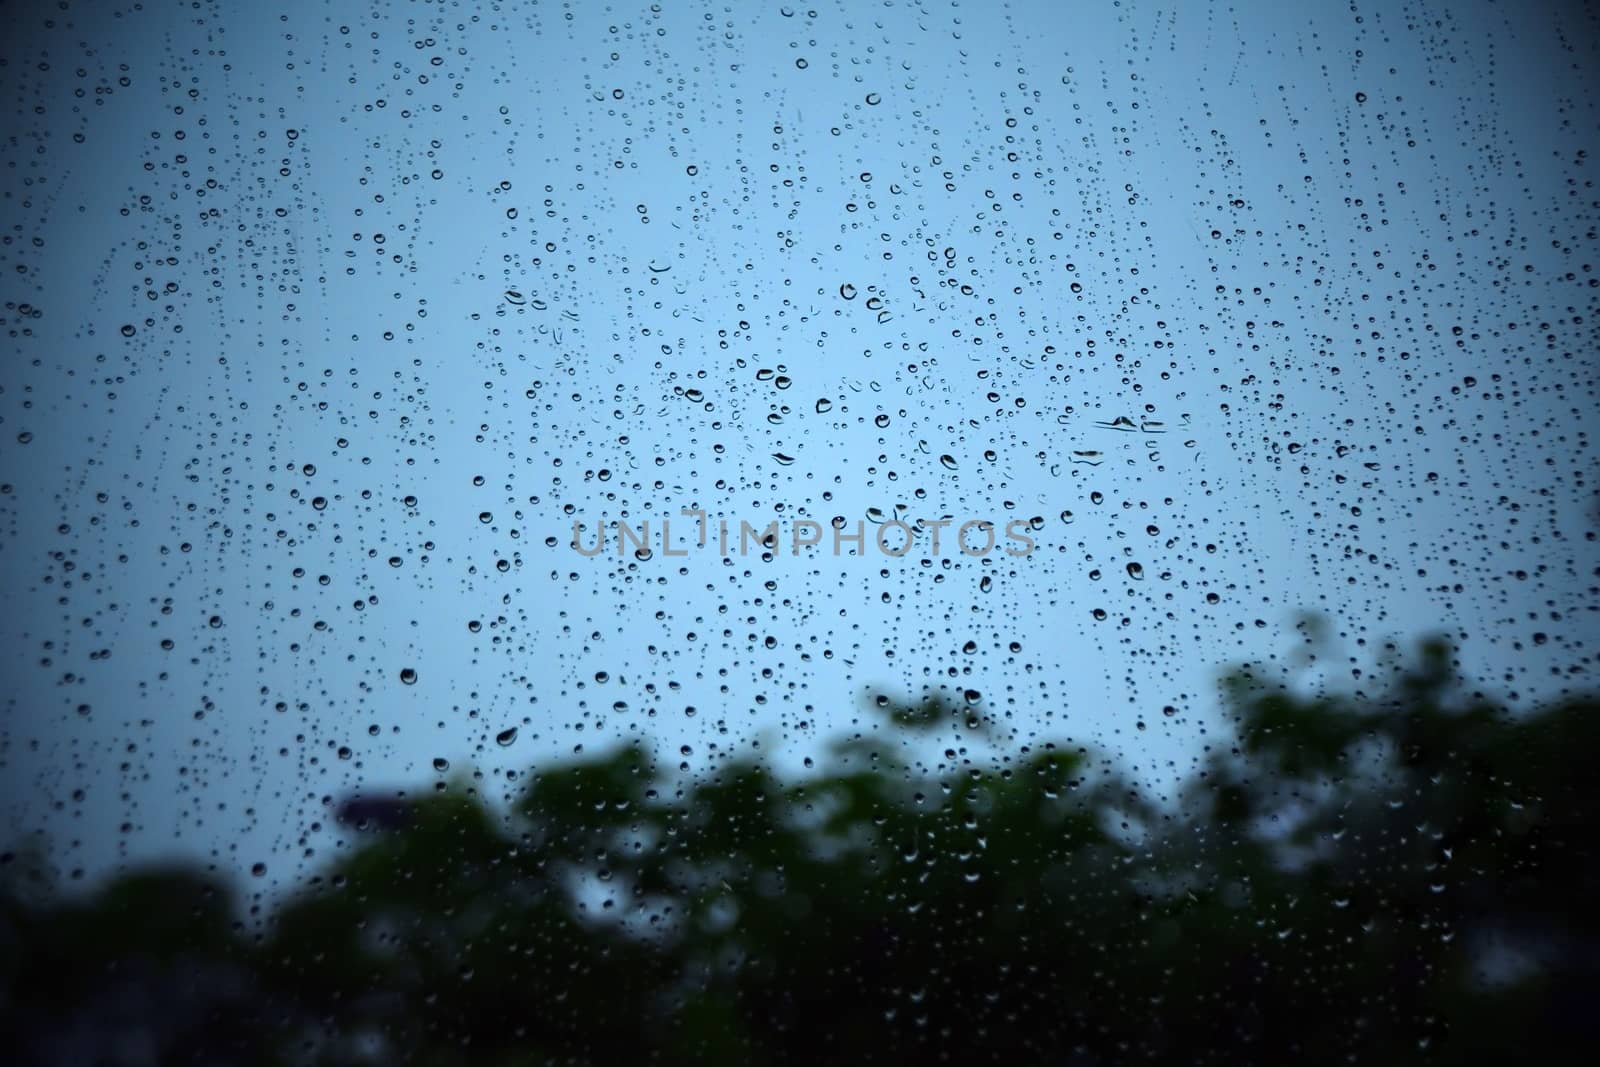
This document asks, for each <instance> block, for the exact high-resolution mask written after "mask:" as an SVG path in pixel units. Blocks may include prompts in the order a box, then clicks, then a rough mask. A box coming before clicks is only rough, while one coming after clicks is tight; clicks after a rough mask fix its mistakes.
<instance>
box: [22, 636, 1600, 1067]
mask: <svg viewBox="0 0 1600 1067" xmlns="http://www.w3.org/2000/svg"><path fill="white" fill-rule="evenodd" d="M1451 663H1452V658H1451V650H1450V649H1449V648H1448V647H1447V646H1445V645H1444V644H1442V643H1438V642H1428V643H1425V644H1424V645H1423V646H1422V648H1421V650H1420V654H1419V656H1418V657H1417V658H1416V661H1415V662H1413V663H1411V664H1408V665H1406V666H1404V667H1403V669H1400V670H1398V671H1397V672H1396V673H1395V674H1394V675H1393V677H1392V680H1391V681H1390V682H1389V683H1388V684H1386V685H1384V686H1383V687H1382V689H1381V691H1379V692H1376V693H1374V694H1370V695H1360V694H1340V693H1333V692H1328V693H1323V694H1320V695H1309V696H1308V695H1301V694H1299V693H1297V691H1296V690H1295V688H1294V687H1292V686H1290V685H1289V684H1287V681H1286V679H1285V678H1284V677H1282V676H1281V675H1274V674H1270V673H1263V672H1260V671H1253V670H1251V669H1247V668H1241V669H1239V670H1237V671H1236V672H1234V674H1233V675H1232V676H1231V677H1230V679H1229V682H1228V694H1229V704H1228V707H1229V709H1230V720H1229V724H1230V725H1231V726H1232V728H1233V733H1232V736H1230V737H1226V738H1225V739H1223V740H1220V741H1217V742H1214V743H1213V745H1212V746H1211V750H1210V753H1209V755H1208V758H1207V760H1206V762H1205V764H1204V765H1203V767H1202V769H1201V770H1200V771H1199V772H1198V773H1197V774H1196V775H1195V776H1194V777H1193V778H1192V780H1191V781H1189V782H1188V784H1187V786H1186V788H1185V790H1184V792H1183V793H1182V795H1181V796H1180V797H1177V798H1174V799H1173V801H1171V802H1161V801H1160V800H1158V799H1154V798H1150V797H1147V796H1145V795H1142V794H1141V793H1140V792H1139V791H1138V790H1136V789H1135V788H1133V787H1132V786H1131V785H1130V784H1129V783H1128V782H1127V781H1126V780H1124V779H1123V778H1122V777H1120V776H1119V775H1118V774H1117V773H1116V772H1115V769H1114V767H1112V766H1111V764H1110V763H1109V762H1107V761H1105V760H1103V759H1097V758H1096V757H1094V755H1093V754H1092V753H1090V752H1088V751H1087V750H1085V749H1083V748H1080V747H1077V746H1069V745H1064V744H1063V745H1056V744H1049V743H1037V744H1029V745H1025V746H1019V747H1016V748H1015V749H1014V750H1011V751H1003V752H1001V753H1000V754H999V755H998V756H997V757H996V758H995V759H993V760H978V759H976V758H971V759H970V760H964V759H962V758H961V757H960V756H959V755H957V754H955V753H950V754H949V755H950V756H951V757H952V758H947V759H946V760H944V761H943V762H942V763H939V764H938V765H937V766H935V767H933V768H920V767H918V766H913V765H910V764H908V763H905V762H902V761H901V760H900V759H899V758H897V757H898V754H902V753H904V752H906V751H909V749H908V748H906V747H904V746H898V745H893V744H887V743H885V736H886V734H885V733H879V734H877V735H874V736H871V737H856V738H853V739H851V740H848V741H846V742H844V743H842V744H840V745H839V746H838V747H837V749H836V750H835V752H834V756H833V760H834V765H833V766H832V767H829V768H827V769H825V770H824V771H822V772H819V773H815V774H812V775H809V776H807V777H805V778H804V779H802V780H799V781H781V780H779V779H778V778H777V777H775V776H774V774H773V773H772V772H771V771H770V770H769V769H767V768H766V767H764V766H763V765H761V764H760V763H757V762H754V761H746V762H734V763H727V764H724V765H722V766H721V767H720V768H717V769H715V770H711V771H708V772H705V773H703V774H701V775H698V776H685V775H683V774H681V773H678V772H677V771H676V769H675V768H673V767H671V766H667V765H663V764H662V763H660V762H658V761H657V760H656V759H655V758H654V757H653V756H652V755H651V754H650V753H649V752H647V751H645V750H644V749H642V748H638V747H633V748H624V749H621V750H618V751H616V752H613V753H611V754H609V755H606V756H604V757H601V758H593V759H588V760H585V761H578V762H572V763H568V764H565V765H561V766H557V767H554V768H550V769H544V770H539V771H536V772H535V773H531V774H529V775H528V776H527V777H526V785H525V788H524V790H523V791H522V793H521V794H520V796H519V798H518V800H517V803H516V804H515V806H514V809H513V810H511V811H508V812H499V811H496V810H494V809H493V808H492V807H491V806H490V805H488V804H486V803H485V802H484V801H483V800H482V798H481V797H479V796H478V795H476V794H475V793H473V792H471V791H470V789H468V788H467V787H465V786H463V785H460V784H457V785H454V786H451V787H449V788H446V789H444V790H442V791H436V792H429V791H423V792H420V793H417V794H415V795H414V796H391V797H382V798H374V797H371V796H368V797H365V798H359V799H352V800H351V801H349V802H347V803H346V804H345V805H344V807H343V809H342V814H343V816H344V818H345V819H346V820H347V822H348V823H349V824H350V825H352V827H359V828H361V829H360V831H359V833H360V839H359V841H358V843H357V844H356V845H355V846H354V847H352V848H350V849H347V850H346V851H345V852H344V853H343V854H342V855H341V856H339V857H338V858H337V859H336V860H335V862H334V863H333V864H332V866H331V867H329V868H328V869H326V870H323V871H320V872H319V873H318V874H317V875H316V876H315V877H314V878H311V879H309V880H308V881H307V882H306V884H304V885H303V886H302V887H301V888H300V890H299V891H298V892H297V893H296V894H295V895H294V896H293V897H292V898H291V899H290V900H288V901H287V902H285V903H283V904H282V905H281V906H279V907H278V908H277V909H276V910H274V911H273V912H272V913H271V914H270V915H269V916H268V917H267V918H266V920H265V921H264V922H261V923H258V924H247V923H245V922H243V921H241V919H240V918H239V916H238V914H237V911H236V903H235V899H234V894H233V893H232V891H231V890H230V889H229V887H228V886H227V885H226V884H225V883H223V882H222V881H220V880H218V879H215V878H212V877H207V876H204V875H201V874H199V873H196V872H194V871H189V870H183V869H177V868H169V869H161V870H153V871H144V872H136V873H132V874H129V875H126V876H124V877H122V878H119V879H117V880H116V881H114V882H113V883H112V884H110V885H108V886H106V887H104V888H103V889H101V890H99V891H98V892H97V893H95V894H93V895H92V896H90V897H88V898H86V899H79V898H75V897H70V896H66V895H61V894H58V893H56V892H55V891H54V890H53V889H52V888H51V886H50V884H49V882H48V879H46V878H41V877H40V876H39V875H38V872H39V871H40V870H42V869H43V863H42V859H41V857H39V856H36V855H30V854H28V853H26V852H20V853H17V854H11V855H8V857H7V859H8V863H7V867H6V869H7V871H8V879H7V888H6V890H5V892H4V896H3V900H0V908H3V911H0V916H3V919H0V937H3V938H4V939H5V945H6V949H7V951H6V952H5V954H4V957H3V958H4V959H5V961H6V964H5V970H4V977H3V983H4V985H3V989H4V994H3V996H4V999H3V1005H4V1007H3V1014H0V1030H3V1031H4V1033H3V1035H0V1036H3V1037H4V1040H5V1042H6V1045H7V1047H9V1048H12V1049H16V1050H19V1052H20V1054H21V1056H22V1058H23V1059H24V1060H25V1061H37V1062H66V1061H69V1060H70V1061H71V1062H79V1063H94V1062H100V1063H146V1062H149V1063H157V1062H159V1063H189V1062H206V1063H239V1064H245V1063H286V1064H287V1063H316V1064H323V1063H327V1064H342V1063H366V1062H372V1063H389V1062H410V1063H421V1064H467V1063H473V1064H478V1063H482V1064H513V1063H516V1064H521V1063H570V1064H610V1063H625V1062H644V1063H664V1064H677V1063H703V1062H728V1063H753V1064H788V1063H795V1064H815V1063H833V1062H838V1063H890V1062H894V1063H898V1062H918V1061H930V1062H950V1063H970V1062H997V1063H1043V1062H1048V1063H1067V1064H1080V1063H1081V1064H1102V1063H1122V1062H1158V1063H1165V1062H1171V1063H1177V1062H1183V1063H1196V1062H1202V1063H1240V1062H1244V1063H1282V1062H1288V1061H1290V1060H1291V1059H1293V1060H1298V1061H1304V1062H1319V1063H1322V1062H1326V1063H1333V1062H1351V1061H1360V1062H1434V1063H1464V1062H1479V1061H1487V1060H1491V1059H1501V1058H1505V1057H1509V1056H1514V1055H1517V1054H1519V1053H1520V1052H1521V1051H1522V1050H1523V1049H1524V1047H1525V1044H1526V1042H1527V1040H1528V1037H1527V1035H1529V1034H1533V1033H1538V1034H1540V1035H1542V1036H1543V1037H1544V1038H1546V1039H1562V1040H1565V1041H1567V1042H1571V1043H1572V1044H1571V1046H1570V1047H1573V1048H1577V1047H1580V1046H1579V1044H1578V1043H1580V1042H1581V1043H1583V1044H1586V1045H1588V1046H1593V1045H1594V1043H1595V1038H1596V1036H1597V1027H1596V1024H1595V1021H1594V1019H1595V1012H1594V1009H1595V1007H1596V1003H1597V1002H1596V993H1597V991H1600V983H1597V980H1596V979H1597V975H1596V963H1595V961H1596V960H1597V959H1600V954H1597V953H1596V941H1597V938H1596V934H1597V930H1600V927H1597V922H1596V918H1595V909H1594V907H1593V906H1592V901H1593V899H1594V894H1595V892H1596V890H1597V888H1600V885H1597V872H1600V865H1597V863H1596V858H1595V851H1594V849H1595V846H1594V838H1595V832H1594V831H1595V827H1596V810H1595V804H1596V801H1595V799H1594V796H1595V794H1594V791H1593V789H1592V788H1591V777H1592V772H1591V770H1590V767H1591V764H1592V762H1593V758H1594V755H1593V754H1594V753H1595V752H1596V751H1600V744H1597V742H1600V736H1597V733H1600V719H1597V718H1596V715H1597V702H1596V700H1595V699H1594V698H1593V697H1578V698H1573V699H1569V700H1566V701H1563V702H1559V703H1555V704H1552V705H1550V706H1546V707H1544V708H1542V709H1539V710H1537V711H1534V712H1530V713H1527V714H1523V715H1514V714H1512V713H1511V712H1509V711H1507V710H1506V709H1505V708H1503V707H1500V706H1497V705H1495V704H1493V703H1491V702H1488V701H1486V700H1484V699H1482V698H1475V697H1473V696H1472V695H1470V694H1467V693H1464V692H1463V691H1462V687H1461V686H1460V684H1459V682H1458V680H1457V678H1456V676H1455V674H1454V672H1453V670H1452V667H1451ZM883 714H884V719H885V731H886V732H888V733H890V734H892V732H893V731H917V730H932V729H937V728H939V727H940V726H941V725H942V724H945V723H948V722H949V721H950V720H951V718H952V717H956V716H959V717H962V718H964V717H965V715H966V712H965V709H963V708H961V707H959V706H958V705H957V704H954V703H950V704H947V703H944V702H943V701H941V700H940V699H938V698H936V697H930V698H928V699H927V700H924V701H922V702H920V703H918V704H912V705H905V704H899V703H894V702H889V703H888V704H887V706H885V707H884V708H883Z"/></svg>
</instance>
